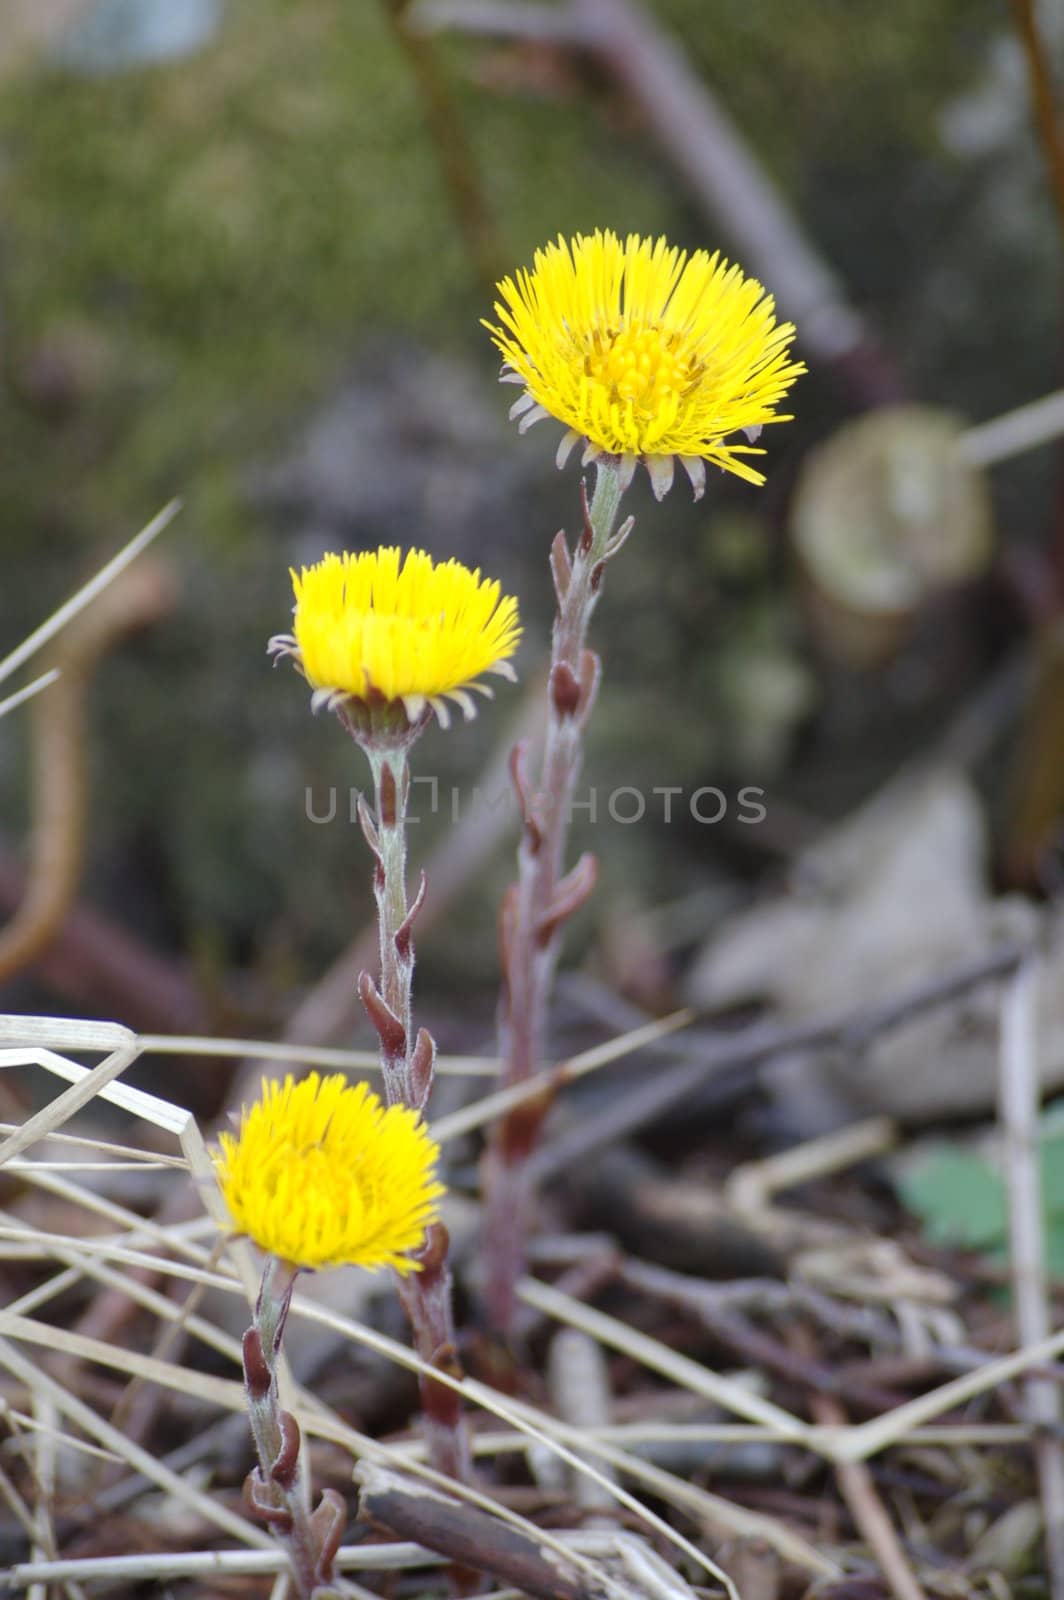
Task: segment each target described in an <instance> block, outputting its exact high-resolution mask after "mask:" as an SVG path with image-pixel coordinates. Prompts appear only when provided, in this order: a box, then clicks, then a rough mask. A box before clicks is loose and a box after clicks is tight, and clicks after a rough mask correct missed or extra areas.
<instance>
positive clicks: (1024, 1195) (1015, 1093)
mask: <svg viewBox="0 0 1064 1600" xmlns="http://www.w3.org/2000/svg"><path fill="white" fill-rule="evenodd" d="M1036 985H1037V969H1036V968H1035V967H1034V966H1033V965H1032V964H1031V963H1030V962H1027V963H1025V964H1024V965H1023V966H1021V967H1020V968H1019V969H1018V971H1017V972H1016V974H1015V976H1014V977H1013V978H1012V980H1011V982H1010V983H1009V985H1008V988H1007V989H1006V991H1005V997H1004V1001H1003V1003H1002V1007H1001V1058H1000V1073H999V1080H998V1111H999V1116H1000V1119H1001V1131H1002V1136H1003V1139H1004V1168H1005V1185H1006V1190H1007V1193H1008V1200H1009V1237H1010V1242H1011V1262H1012V1282H1013V1293H1014V1295H1015V1302H1016V1327H1017V1332H1018V1334H1019V1339H1020V1343H1021V1344H1025V1345H1028V1344H1036V1343H1038V1342H1039V1341H1040V1340H1042V1339H1045V1338H1046V1337H1047V1336H1048V1334H1049V1333H1050V1332H1051V1330H1052V1318H1051V1315H1050V1309H1049V1303H1048V1296H1047V1294H1046V1273H1045V1230H1044V1224H1043V1221H1042V1180H1041V1170H1040V1160H1039V1144H1038V1106H1039V1099H1040V1079H1039V1071H1038V1037H1037V1000H1036V995H1037V989H1036ZM1025 1391H1026V1406H1025V1410H1026V1414H1027V1416H1028V1417H1029V1418H1030V1420H1031V1421H1032V1422H1034V1423H1037V1424H1041V1425H1043V1426H1044V1427H1045V1428H1047V1429H1049V1430H1052V1429H1056V1428H1058V1427H1059V1424H1060V1420H1061V1407H1060V1389H1059V1387H1058V1385H1057V1384H1056V1383H1054V1382H1053V1381H1052V1380H1046V1379H1045V1378H1035V1377H1031V1378H1029V1379H1028V1380H1027V1383H1026V1385H1025ZM1035 1456H1036V1459H1037V1462H1038V1476H1039V1482H1040V1485H1041V1490H1042V1506H1043V1513H1044V1518H1045V1538H1046V1555H1047V1561H1048V1568H1049V1579H1050V1592H1051V1594H1052V1596H1053V1600H1062V1597H1064V1445H1062V1443H1061V1440H1060V1438H1059V1437H1055V1436H1053V1434H1052V1433H1050V1432H1046V1433H1044V1434H1042V1435H1041V1436H1040V1437H1039V1438H1038V1439H1037V1440H1036V1443H1035Z"/></svg>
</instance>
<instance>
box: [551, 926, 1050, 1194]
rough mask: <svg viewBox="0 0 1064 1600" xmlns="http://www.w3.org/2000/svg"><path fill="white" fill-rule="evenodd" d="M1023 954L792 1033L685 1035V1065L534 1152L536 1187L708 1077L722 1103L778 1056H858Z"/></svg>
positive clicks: (993, 958)
mask: <svg viewBox="0 0 1064 1600" xmlns="http://www.w3.org/2000/svg"><path fill="white" fill-rule="evenodd" d="M1026 954H1027V947H1026V946H1022V945H1016V944H1009V945H1005V946H1003V947H1002V948H1000V949H998V950H993V951H991V952H990V953H989V954H988V955H985V956H980V957H979V958H978V959H977V960H975V961H972V962H970V963H967V964H965V965H964V966H961V967H956V968H954V969H953V970H952V971H950V972H947V973H944V974H942V975H940V976H938V977H935V978H930V979H928V980H926V981H925V982H923V983H918V984H915V985H913V986H912V987H910V988H908V989H905V990H903V991H902V992H901V993H900V994H898V995H896V996H894V997H893V998H892V999H890V1000H886V1001H883V1002H882V1003H881V1004H879V1005H876V1006H871V1007H866V1008H862V1009H861V1010H859V1011H849V1012H844V1013H843V1014H841V1015H839V1016H834V1017H827V1018H824V1017H821V1018H814V1019H813V1020H812V1021H810V1022H801V1023H797V1024H796V1025H794V1026H792V1027H780V1026H778V1025H776V1024H771V1025H767V1024H758V1025H756V1026H754V1027H752V1028H747V1029H744V1030H743V1031H742V1032H741V1033H739V1034H738V1036H737V1037H732V1038H724V1039H721V1038H720V1037H719V1036H716V1037H712V1038H710V1039H708V1040H705V1041H704V1042H703V1040H702V1039H701V1038H700V1037H698V1036H694V1035H690V1034H689V1035H688V1036H687V1037H686V1039H685V1040H684V1043H683V1046H682V1048H683V1050H684V1054H685V1056H686V1057H687V1059H685V1060H683V1061H680V1062H678V1063H677V1064H676V1065H675V1066H672V1067H669V1068H667V1069H666V1070H665V1071H663V1072H658V1073H655V1074H654V1076H653V1077H652V1078H650V1079H649V1080H648V1081H646V1082H644V1083H640V1084H639V1085H638V1086H637V1087H636V1088H635V1089H633V1090H630V1091H629V1092H628V1093H626V1094H623V1095H619V1096H618V1097H617V1099H616V1100H615V1101H614V1102H613V1103H612V1104H611V1105H609V1106H607V1107H606V1108H605V1109H604V1110H603V1111H601V1112H600V1113H599V1114H598V1115H597V1116H595V1117H594V1118H593V1119H592V1118H589V1119H587V1120H585V1121H583V1122H581V1123H579V1124H577V1125H576V1126H575V1127H573V1128H568V1129H566V1130H565V1131H564V1132H562V1133H560V1134H558V1135H557V1136H556V1137H555V1138H553V1139H552V1140H551V1141H550V1144H549V1145H546V1146H544V1147H543V1148H542V1149H541V1150H539V1151H538V1152H537V1153H536V1155H535V1156H534V1157H533V1160H532V1163H531V1166H532V1169H533V1176H534V1178H535V1181H536V1182H538V1183H542V1182H543V1181H544V1179H545V1178H547V1177H552V1176H554V1174H556V1173H558V1172H562V1171H565V1170H566V1169H567V1168H568V1167H571V1166H572V1164H573V1163H574V1162H577V1161H580V1160H583V1159H585V1158H586V1157H587V1156H588V1155H589V1154H591V1153H592V1152H593V1151H595V1150H598V1149H601V1148H602V1146H603V1145H605V1144H609V1143H612V1142H613V1141H615V1140H618V1139H621V1138H623V1137H624V1136H625V1135H626V1134H629V1133H631V1132H633V1131H634V1130H635V1129H636V1128H639V1127H642V1126H643V1125H644V1124H646V1123H649V1122H652V1121H653V1120H654V1119H655V1118H657V1117H660V1116H661V1115H662V1114H663V1113H664V1112H665V1111H667V1110H669V1109H670V1108H671V1107H672V1106H674V1105H676V1104H678V1103H680V1102H683V1101H685V1100H686V1099H687V1098H688V1096H689V1095H691V1094H692V1093H694V1092H695V1091H696V1090H697V1089H698V1088H699V1087H700V1086H701V1085H702V1084H704V1083H705V1082H706V1080H707V1079H713V1080H714V1081H715V1083H716V1084H717V1087H718V1088H719V1089H720V1092H721V1097H722V1099H725V1098H731V1097H733V1096H734V1095H735V1094H736V1093H737V1092H739V1091H745V1090H746V1089H747V1088H748V1087H749V1083H750V1072H751V1069H752V1068H756V1067H758V1066H760V1065H761V1064H763V1063H764V1062H766V1061H769V1060H771V1059H772V1058H773V1057H776V1056H781V1055H788V1056H789V1055H798V1054H802V1055H807V1054H813V1053H816V1052H819V1051H822V1050H824V1049H826V1048H828V1047H832V1048H835V1049H838V1050H840V1051H841V1052H843V1053H847V1054H851V1055H854V1056H858V1055H860V1053H861V1052H862V1051H863V1050H866V1049H867V1048H868V1046H869V1045H871V1044H872V1043H873V1042H874V1041H875V1039H877V1038H878V1037H879V1035H880V1034H882V1033H887V1032H889V1031H890V1029H891V1028H894V1027H897V1026H899V1025H900V1024H901V1023H903V1022H907V1021H908V1020H909V1019H910V1018H912V1017H916V1016H920V1015H921V1014H922V1013H923V1012H925V1011H930V1010H934V1009H935V1007H937V1006H940V1005H945V1004H948V1003H949V1001H950V1000H953V999H956V998H957V997H958V996H959V995H962V994H966V993H967V992H968V991H969V990H970V989H973V988H975V987H977V986H978V985H979V984H981V983H987V982H990V981H991V980H993V979H995V978H1002V977H1006V976H1007V975H1008V974H1009V973H1010V972H1012V971H1014V970H1015V968H1016V966H1017V965H1018V964H1019V962H1020V961H1021V960H1022V959H1023V957H1024V956H1025V955H1026ZM663 1048H669V1047H668V1046H664V1047H663ZM672 1048H675V1047H672ZM692 1058H693V1059H692ZM729 1074H730V1075H731V1076H728V1075H729Z"/></svg>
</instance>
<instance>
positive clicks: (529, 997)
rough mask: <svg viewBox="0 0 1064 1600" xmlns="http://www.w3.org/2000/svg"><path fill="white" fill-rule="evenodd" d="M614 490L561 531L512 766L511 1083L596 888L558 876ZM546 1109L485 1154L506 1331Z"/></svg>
mask: <svg viewBox="0 0 1064 1600" xmlns="http://www.w3.org/2000/svg"><path fill="white" fill-rule="evenodd" d="M621 493H622V488H621V482H620V479H619V476H618V472H617V468H616V467H615V466H614V465H613V464H612V463H609V462H600V463H599V464H598V465H597V467H596V478H595V491H594V495H593V497H592V500H591V503H590V505H588V504H587V501H586V497H585V502H584V527H583V531H582V533H581V536H580V539H579V541H578V543H577V547H576V551H575V553H573V554H570V552H569V550H568V548H567V546H566V544H565V540H564V537H563V536H562V535H559V536H558V539H557V540H556V541H555V545H554V549H553V551H552V554H551V566H552V570H553V573H554V583H555V590H556V593H557V599H558V610H557V615H556V617H555V621H554V630H553V634H552V638H551V667H550V682H549V689H548V722H547V733H546V740H545V744H544V749H543V758H542V765H541V768H540V772H539V774H538V777H537V779H536V780H535V782H534V784H533V783H530V780H529V777H528V774H527V773H526V771H525V764H524V751H523V749H522V747H520V746H519V747H518V749H517V750H516V751H515V752H514V763H513V772H514V780H515V783H516V786H517V790H518V798H519V801H520V804H521V811H522V817H523V822H524V826H523V829H522V834H521V842H520V846H519V848H518V855H517V882H516V883H515V884H514V885H513V887H512V888H511V889H510V891H509V893H508V895H507V898H506V900H505V901H504V903H503V909H502V915H501V921H500V944H501V960H502V968H503V993H502V1017H501V1022H502V1026H501V1055H502V1063H503V1082H504V1083H505V1084H506V1085H507V1086H509V1085H512V1084H516V1083H522V1082H524V1081H525V1079H527V1078H529V1077H531V1076H532V1074H533V1073H534V1072H535V1070H536V1068H537V1066H538V1064H539V1062H540V1059H541V1057H542V1054H543V1043H544V1034H545V1029H546V1017H547V1005H548V1001H549V998H550V991H551V986H552V984H553V980H554V971H555V968H556V966H557V963H558V955H559V952H560V949H561V937H562V930H563V928H564V924H565V921H566V920H567V918H568V917H569V916H570V915H571V914H572V912H573V911H574V910H575V909H576V908H577V906H578V905H579V904H580V903H581V901H582V900H583V899H584V898H585V897H586V895H587V893H588V892H589V891H590V889H591V887H592V885H593V882H594V865H593V862H592V861H591V858H590V857H588V858H585V859H584V860H583V861H581V862H580V863H578V865H577V866H576V867H575V868H574V869H573V871H572V872H571V873H569V874H568V876H565V875H564V865H565V849H566V843H567V840H568V836H569V823H570V819H571V812H572V804H573V795H574V791H575V788H576V780H577V778H578V776H579V773H580V765H581V760H582V756H583V739H584V730H585V727H586V725H587V721H588V717H589V716H590V713H591V708H592V705H593V703H594V698H595V691H596V687H597V682H598V670H599V668H598V659H597V657H596V656H595V655H594V654H593V653H592V652H591V651H590V650H588V648H587V631H588V624H589V622H590V620H591V613H592V611H593V610H594V608H595V604H596V601H597V599H598V596H599V592H600V590H601V586H602V578H603V573H604V571H605V563H606V561H607V559H608V557H609V554H610V540H611V536H612V534H613V526H614V522H615V521H616V517H617V511H618V507H619V505H620V499H621ZM547 1110H548V1105H547V1104H546V1103H543V1102H532V1103H528V1102H526V1103H525V1104H523V1105H522V1106H520V1107H518V1108H517V1109H516V1110H515V1111H513V1112H512V1113H510V1114H509V1115H508V1116H506V1117H504V1118H503V1119H502V1121H501V1122H500V1124H499V1125H498V1127H497V1129H496V1133H495V1138H494V1141H493V1146H492V1149H491V1152H490V1155H489V1161H488V1236H487V1303H488V1310H489V1314H490V1315H491V1318H492V1320H493V1322H494V1323H495V1325H496V1326H497V1327H498V1328H499V1329H500V1330H501V1331H503V1332H509V1331H511V1329H512V1323H513V1314H514V1285H515V1283H516V1280H517V1276H518V1274H519V1272H520V1270H521V1266H522V1263H523V1259H524V1251H523V1234H524V1231H525V1226H526V1220H527V1212H528V1207H529V1199H530V1196H529V1193H528V1179H527V1173H526V1168H527V1163H528V1160H529V1157H530V1156H531V1154H532V1152H533V1150H534V1148H535V1145H536V1142H537V1139H538V1136H539V1129H540V1125H541V1123H542V1121H543V1118H544V1116H545V1115H546V1112H547Z"/></svg>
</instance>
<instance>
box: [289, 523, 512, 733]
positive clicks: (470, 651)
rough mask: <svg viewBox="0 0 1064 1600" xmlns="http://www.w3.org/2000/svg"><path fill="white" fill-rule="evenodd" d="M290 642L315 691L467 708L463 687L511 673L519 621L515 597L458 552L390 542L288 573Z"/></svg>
mask: <svg viewBox="0 0 1064 1600" xmlns="http://www.w3.org/2000/svg"><path fill="white" fill-rule="evenodd" d="M292 583H293V586H294V588H295V596H296V607H295V623H294V629H293V631H294V639H293V640H292V641H286V640H281V641H278V644H277V646H275V648H282V649H283V648H284V647H285V645H291V646H292V647H293V648H292V650H291V653H293V654H294V655H295V656H296V658H297V660H298V662H299V665H300V667H301V669H302V671H303V673H304V675H305V676H306V678H307V680H308V681H309V682H310V684H311V685H312V686H313V687H314V689H315V690H316V691H318V692H319V694H320V695H321V696H323V697H327V698H328V697H332V698H341V697H344V696H348V697H351V698H353V699H355V700H369V699H371V698H374V697H378V698H382V699H384V700H387V701H399V700H402V701H404V702H405V703H406V704H407V705H408V708H409V709H410V710H411V713H412V714H413V715H416V714H417V713H418V712H420V710H421V707H422V706H423V705H424V704H425V703H436V705H437V710H439V709H440V707H439V703H438V702H439V700H440V697H441V696H444V695H449V696H451V697H452V698H454V699H457V700H459V702H460V703H461V704H463V707H464V709H466V711H467V714H469V713H470V709H471V708H470V706H469V705H468V704H467V702H468V701H469V697H468V695H464V694H463V693H462V691H463V690H464V689H465V688H469V687H476V688H481V690H482V692H484V693H486V692H487V691H486V690H484V689H483V686H481V685H478V684H476V682H475V680H476V679H477V678H478V677H479V676H480V675H481V674H482V673H485V672H492V671H495V672H499V673H501V674H502V675H503V676H507V677H512V675H513V673H512V669H511V668H510V667H509V666H508V665H507V658H508V657H509V656H511V655H512V654H513V652H514V650H515V649H516V648H517V643H518V640H519V639H520V637H521V628H520V624H519V622H518V616H517V601H516V600H514V599H512V598H511V597H509V596H503V595H502V594H501V591H500V588H499V585H498V583H496V582H495V581H494V580H492V579H488V578H482V577H481V576H480V572H479V570H478V571H475V572H471V571H470V570H469V568H468V567H464V566H462V564H461V563H460V562H458V561H442V562H440V563H438V564H437V563H434V562H433V560H432V558H431V557H430V556H428V555H426V554H425V552H424V551H423V550H411V551H409V552H408V553H407V555H406V557H405V559H404V558H403V554H402V551H400V550H398V549H396V548H394V547H382V548H381V549H379V550H373V551H366V552H364V553H362V554H360V555H350V554H346V555H327V556H323V557H322V559H321V560H320V561H319V562H317V563H316V565H314V566H312V567H304V568H303V569H302V571H301V572H299V573H296V572H293V573H292Z"/></svg>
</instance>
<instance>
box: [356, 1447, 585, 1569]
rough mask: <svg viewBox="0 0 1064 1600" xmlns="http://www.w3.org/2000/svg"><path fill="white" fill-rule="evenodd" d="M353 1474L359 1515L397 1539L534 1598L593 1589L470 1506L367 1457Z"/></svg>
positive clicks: (539, 1549) (514, 1532)
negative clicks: (358, 1494) (411, 1541)
mask: <svg viewBox="0 0 1064 1600" xmlns="http://www.w3.org/2000/svg"><path fill="white" fill-rule="evenodd" d="M355 1476H356V1478H357V1479H358V1481H359V1482H360V1483H361V1485H362V1496H361V1501H360V1510H361V1514H362V1516H363V1517H365V1518H366V1519H367V1520H368V1521H370V1522H373V1523H375V1524H376V1525H377V1526H378V1527H380V1528H383V1529H384V1530H385V1531H386V1532H388V1533H391V1534H394V1535H396V1536H397V1537H398V1538H400V1539H416V1541H417V1542H418V1544H423V1545H427V1546H428V1548H429V1549H430V1550H436V1551H438V1552H439V1554H440V1555H444V1556H447V1557H448V1558H449V1559H450V1560H451V1561H456V1562H458V1563H459V1564H461V1565H462V1566H465V1567H473V1568H480V1569H481V1570H483V1571H485V1572H490V1573H491V1574H492V1576H493V1577H495V1578H498V1579H500V1580H501V1581H502V1582H503V1583H507V1584H512V1585H513V1586H514V1588H516V1589H521V1590H523V1591H524V1592H525V1593H526V1594H532V1595H537V1596H538V1597H539V1600H588V1597H590V1596H593V1595H595V1593H596V1591H595V1590H594V1589H593V1588H592V1587H591V1586H590V1585H589V1584H588V1583H587V1581H586V1579H585V1578H584V1576H583V1575H582V1574H581V1573H580V1571H579V1570H578V1569H577V1568H576V1567H571V1568H570V1567H567V1566H566V1565H565V1564H564V1563H563V1562H562V1560H561V1559H560V1558H559V1557H558V1556H557V1555H556V1554H554V1553H552V1552H548V1551H546V1550H544V1548H543V1547H542V1546H541V1545H538V1544H537V1543H536V1542H535V1540H533V1539H529V1538H528V1537H526V1535H525V1534H523V1533H521V1532H520V1531H519V1530H517V1529H516V1528H512V1527H509V1526H508V1525H507V1524H506V1523H504V1522H498V1521H496V1519H495V1518H494V1517H490V1516H488V1515H487V1514H486V1513H485V1512H483V1511H478V1510H476V1508H475V1507H473V1506H469V1505H463V1504H462V1503H461V1502H460V1501H458V1500H452V1499H451V1498H450V1497H449V1496H447V1495H443V1494H440V1493H439V1492H438V1491H437V1490H434V1489H433V1490H430V1489H428V1488H426V1486H425V1485H424V1484H423V1483H418V1482H416V1481H411V1480H410V1479H407V1478H403V1477H401V1476H400V1475H399V1474H398V1473H395V1472H390V1471H388V1470H387V1469H385V1468H383V1467H378V1466H374V1465H370V1464H369V1463H367V1462H363V1463H361V1464H360V1465H359V1466H358V1467H357V1468H356V1470H355ZM607 1592H608V1591H607V1590H606V1589H605V1588H603V1589H602V1590H600V1591H598V1594H599V1595H600V1596H601V1595H604V1594H605V1593H607Z"/></svg>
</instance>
